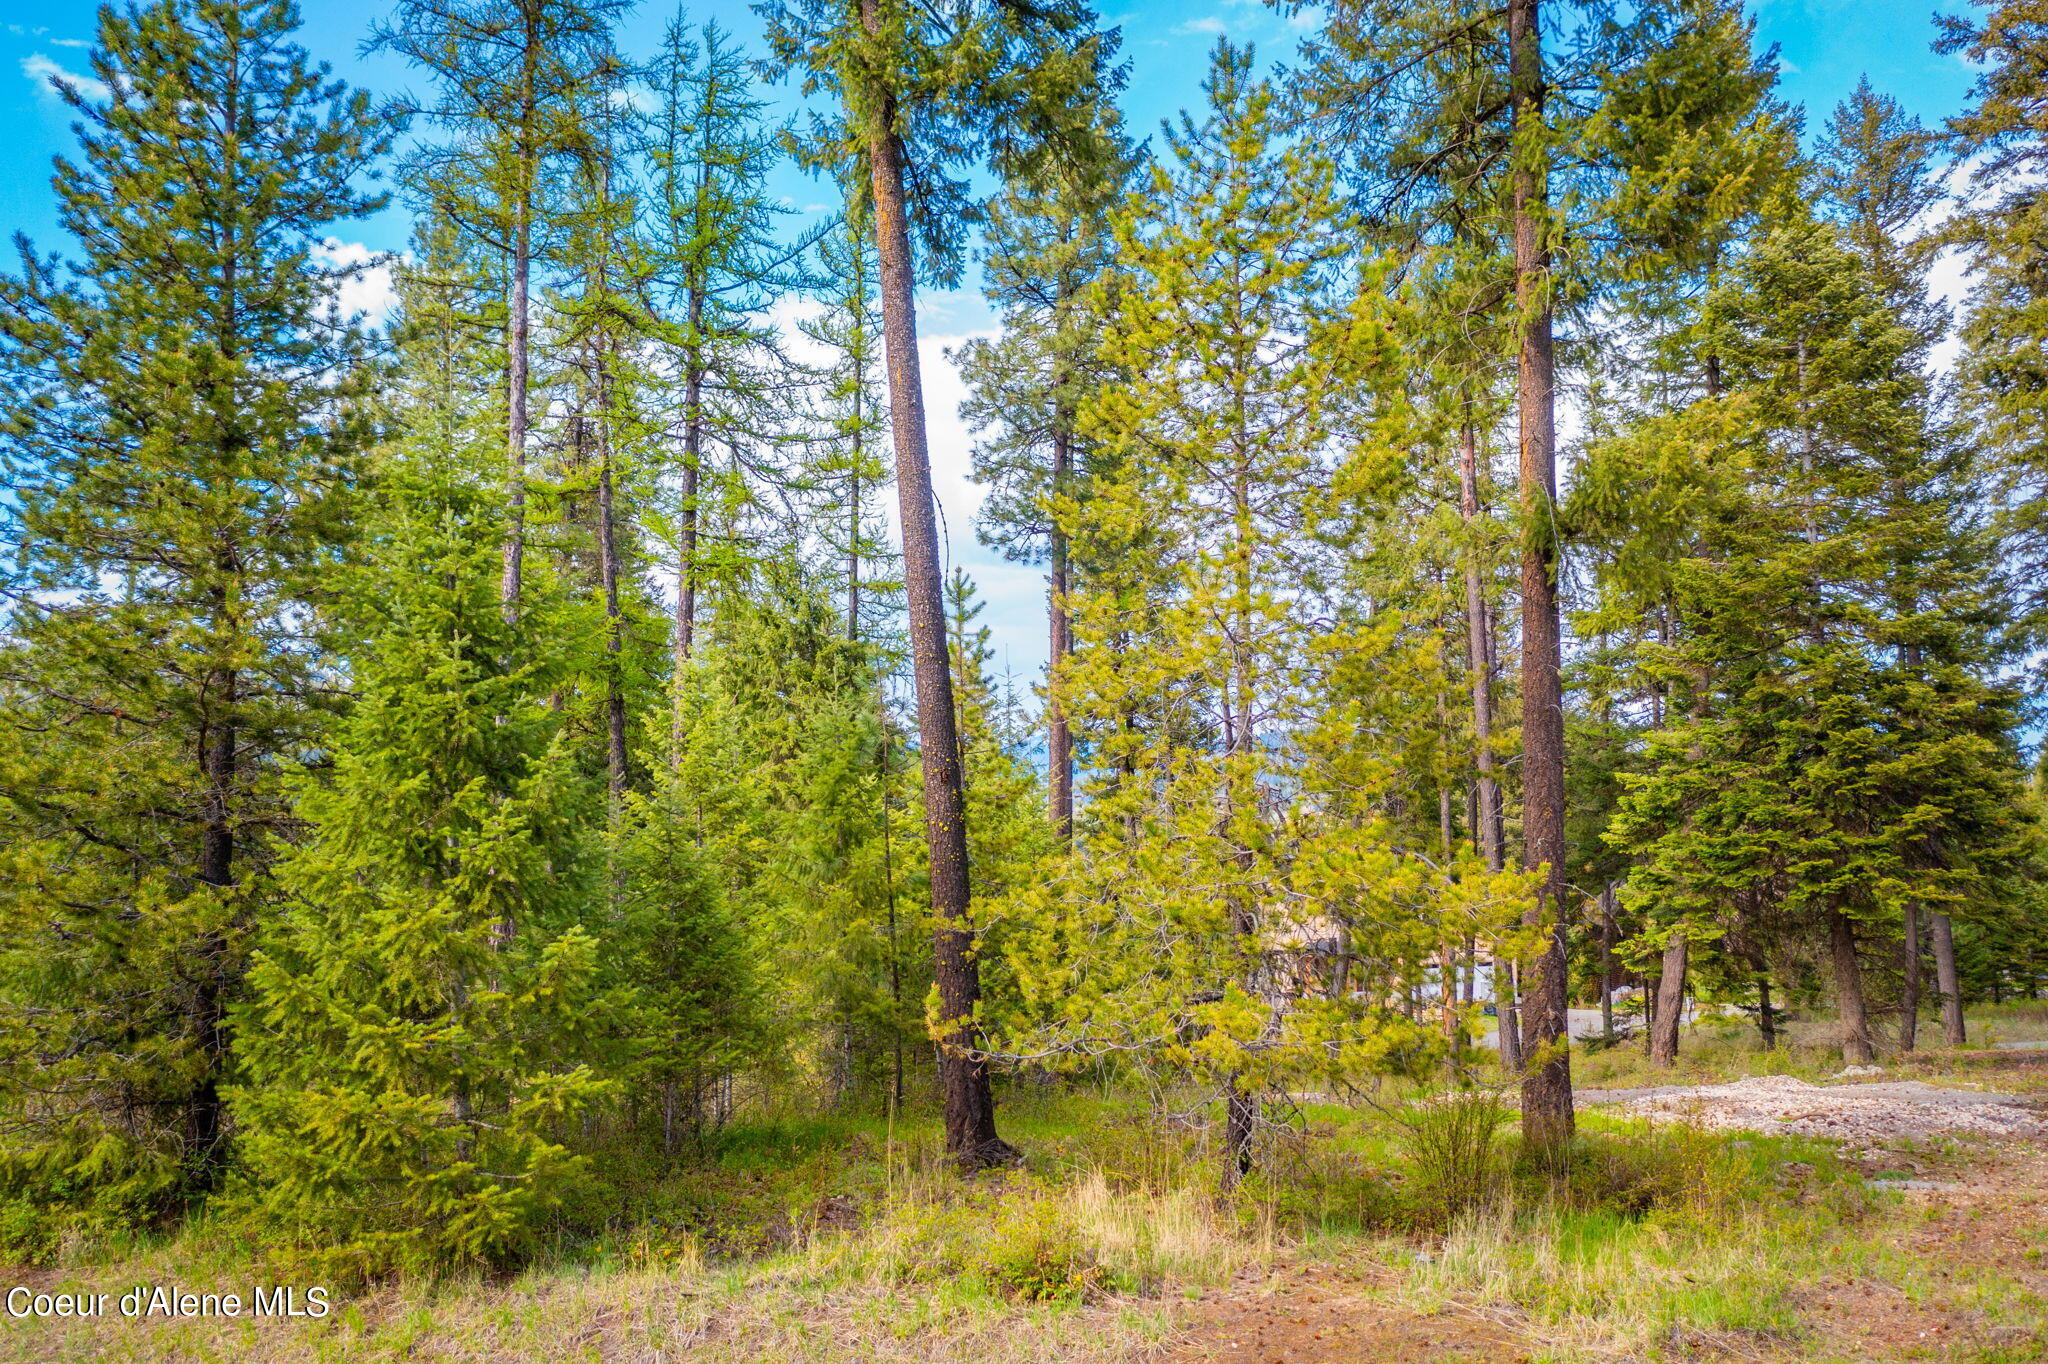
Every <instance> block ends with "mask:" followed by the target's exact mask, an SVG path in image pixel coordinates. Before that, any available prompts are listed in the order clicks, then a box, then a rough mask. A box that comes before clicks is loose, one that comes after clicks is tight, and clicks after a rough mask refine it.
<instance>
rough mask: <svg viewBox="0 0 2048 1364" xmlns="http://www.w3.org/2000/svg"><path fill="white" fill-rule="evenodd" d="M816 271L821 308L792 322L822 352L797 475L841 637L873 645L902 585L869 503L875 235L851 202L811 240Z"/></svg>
mask: <svg viewBox="0 0 2048 1364" xmlns="http://www.w3.org/2000/svg"><path fill="white" fill-rule="evenodd" d="M818 266H819V270H820V273H821V274H823V276H824V277H825V278H826V279H828V280H830V281H832V287H831V288H830V289H828V290H826V291H824V294H825V296H824V299H823V302H824V305H825V306H824V308H823V309H822V310H821V311H820V312H819V314H818V315H817V316H816V317H813V318H807V319H805V320H803V321H802V322H800V323H799V324H798V326H799V329H800V331H801V333H802V335H803V336H804V338H805V339H806V340H807V341H809V342H810V343H811V344H812V345H814V346H817V347H818V348H819V349H820V350H822V351H823V352H824V356H825V358H824V359H823V360H821V361H820V362H819V363H818V365H817V366H816V368H817V370H818V374H819V380H820V382H819V384H818V386H817V388H816V390H815V392H814V403H815V407H814V411H813V414H812V416H813V422H814V425H815V430H814V432H813V433H812V434H811V436H810V438H809V440H808V441H807V450H806V459H805V476H806V479H807V480H808V482H809V483H810V484H811V485H812V487H813V488H815V489H816V490H817V491H818V493H819V494H822V496H821V497H820V498H819V500H818V502H817V503H815V504H814V505H817V507H818V513H817V520H818V526H817V535H818V538H819V539H820V540H821V541H823V542H824V544H825V546H826V547H827V548H828V549H829V550H831V551H832V552H834V553H835V554H837V555H838V556H840V557H841V559H842V560H843V561H844V563H845V565H846V579H845V594H846V637H847V638H848V639H850V640H873V639H874V638H875V637H876V635H877V634H878V632H879V629H880V624H881V618H882V617H883V616H885V615H886V616H893V614H894V605H895V603H896V601H897V600H898V598H897V596H896V593H897V591H898V590H900V588H901V586H902V584H901V583H900V582H897V581H896V580H895V578H894V576H893V572H892V570H891V564H892V561H893V559H894V555H893V554H891V553H890V550H889V546H888V543H887V541H886V540H885V539H884V537H883V535H882V513H881V510H880V508H879V507H878V506H877V505H876V499H877V498H878V497H879V496H880V495H881V491H882V489H883V487H884V486H885V484H886V483H887V481H888V477H889V468H888V465H887V464H886V463H885V462H884V460H883V451H882V443H883V440H884V438H885V436H886V434H887V425H886V416H885V412H884V407H883V397H882V385H881V370H882V356H881V337H882V318H881V314H880V313H879V312H878V311H877V309H876V299H875V246H874V239H873V237H872V235H871V234H870V233H869V231H868V229H867V225H866V223H865V222H864V220H863V219H862V217H861V211H860V206H859V204H858V203H857V202H856V201H854V200H853V199H852V198H849V201H848V203H847V205H846V212H845V213H844V214H843V215H842V216H841V217H840V220H839V222H838V223H837V224H836V225H835V226H834V229H833V230H832V231H830V232H828V233H826V234H825V235H824V236H823V237H821V238H820V239H819V241H818Z"/></svg>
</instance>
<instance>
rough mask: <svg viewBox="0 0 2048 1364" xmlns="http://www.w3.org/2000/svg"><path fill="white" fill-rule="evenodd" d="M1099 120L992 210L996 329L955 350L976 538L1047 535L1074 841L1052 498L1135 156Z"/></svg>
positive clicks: (1019, 550)
mask: <svg viewBox="0 0 2048 1364" xmlns="http://www.w3.org/2000/svg"><path fill="white" fill-rule="evenodd" d="M1112 93H1114V92H1113V90H1105V91H1104V95H1105V96H1107V95H1109V94H1112ZM1100 117H1101V118H1102V119H1103V120H1104V122H1105V124H1106V125H1107V126H1106V127H1105V129H1104V131H1103V133H1102V134H1101V136H1100V137H1099V139H1098V142H1099V149H1098V152H1097V155H1096V157H1094V158H1091V159H1089V160H1083V161H1079V162H1076V163H1072V164H1069V163H1067V162H1064V161H1062V162H1056V163H1053V164H1051V165H1049V166H1045V167H1041V168H1039V169H1038V171H1037V173H1036V175H1035V176H1034V177H1033V178H1032V179H1025V180H1020V181H1019V182H1018V183H1015V184H1012V185H1010V186H1009V187H1008V188H1007V189H1006V191H1005V192H1004V193H1003V194H1002V195H1001V196H999V197H998V198H997V199H996V200H995V201H994V202H993V203H991V204H990V205H989V208H988V210H987V218H986V229H985V232H986V240H987V242H988V245H987V247H986V248H985V250H984V253H983V256H982V273H983V279H984V285H983V288H984V291H985V292H986V293H987V295H988V297H989V299H990V301H991V302H992V303H994V304H995V305H996V306H997V307H998V308H999V309H1000V310H1001V312H1002V318H1003V328H1002V332H1001V333H1000V334H999V335H998V336H996V337H993V338H986V339H984V338H977V339H975V340H972V341H969V342H968V343H967V344H966V345H965V346H963V347H961V349H960V355H959V362H960V369H961V374H962V377H963V378H964V379H965V380H966V382H967V385H968V389H969V397H968V401H967V402H966V403H965V404H964V405H963V407H962V415H963V416H964V417H965V418H966V419H967V420H968V422H970V423H971V424H972V425H974V426H975V427H976V428H977V429H978V430H981V431H983V432H985V433H987V434H986V435H985V436H984V438H983V439H982V440H981V441H980V442H978V443H977V444H976V445H975V449H974V469H975V478H976V479H977V480H978V481H980V482H982V483H984V484H987V485H988V488H989V494H988V497H987V499H986V500H985V501H984V502H983V503H982V507H981V525H980V528H979V529H980V534H981V538H982V539H983V541H984V542H986V543H989V544H994V545H997V546H999V547H1001V548H1002V550H1003V552H1004V553H1005V554H1007V555H1009V556H1010V557H1012V558H1018V559H1026V560H1031V559H1035V558H1037V557H1038V555H1039V554H1040V552H1041V543H1040V542H1041V541H1042V542H1043V546H1042V550H1043V554H1044V556H1045V558H1046V560H1047V564H1048V570H1047V577H1046V594H1047V606H1046V614H1047V622H1048V627H1049V648H1048V651H1047V664H1046V667H1047V677H1048V679H1049V681H1048V690H1047V693H1046V698H1045V726H1046V762H1047V767H1048V770H1049V773H1050V777H1051V783H1050V784H1051V800H1052V809H1051V816H1052V823H1053V827H1054V828H1055V829H1056V830H1058V831H1059V834H1060V837H1061V838H1062V839H1068V840H1071V838H1072V837H1073V826H1074V754H1073V734H1072V728H1073V727H1072V725H1071V724H1070V723H1069V721H1068V719H1067V716H1066V712H1065V708H1064V706H1062V704H1061V702H1060V698H1059V693H1058V690H1057V685H1056V683H1055V682H1053V681H1052V680H1051V679H1057V678H1058V676H1059V673H1060V668H1061V665H1062V662H1063V660H1064V659H1065V657H1066V654H1067V650H1068V648H1069V645H1070V640H1071V635H1072V626H1071V623H1070V622H1069V620H1068V611H1067V594H1068V593H1069V592H1070V591H1071V590H1072V589H1073V572H1072V565H1071V562H1070V560H1071V556H1072V549H1071V547H1070V545H1069V544H1068V539H1067V536H1066V533H1065V532H1064V531H1062V530H1061V529H1060V524H1059V519H1058V517H1056V516H1055V515H1054V514H1053V506H1054V504H1055V502H1056V501H1058V500H1059V499H1060V498H1064V497H1072V496H1079V495H1080V494H1081V489H1082V486H1084V485H1085V483H1086V478H1087V473H1088V469H1089V466H1090V453H1091V452H1090V451H1089V450H1088V449H1086V448H1085V447H1080V446H1079V443H1078V441H1077V432H1076V429H1075V428H1076V422H1077V417H1078V414H1079V412H1080V409H1081V405H1082V403H1083V402H1084V401H1085V400H1086V398H1087V395H1088V394H1089V393H1090V392H1091V391H1093V390H1094V389H1095V388H1097V387H1099V386H1101V385H1102V384H1103V383H1106V382H1109V381H1110V380H1111V378H1112V376H1111V375H1109V374H1107V373H1105V372H1104V370H1103V367H1102V365H1101V361H1100V352H1099V349H1098V347H1097V345H1096V330H1097V324H1098V322H1099V319H1098V318H1097V317H1096V316H1095V315H1094V314H1093V313H1092V312H1091V310H1090V309H1089V308H1087V307H1086V306H1084V305H1085V302H1086V299H1087V297H1088V290H1089V288H1090V287H1091V286H1092V285H1093V284H1094V283H1095V282H1096V280H1097V279H1098V278H1099V277H1100V276H1101V275H1102V273H1103V271H1104V270H1105V269H1106V267H1107V266H1108V264H1109V261H1110V259H1111V257H1112V256H1113V254H1114V251H1115V244H1114V242H1113V241H1112V240H1111V239H1110V236H1109V232H1108V214H1109V210H1110V209H1111V208H1112V207H1113V206H1114V205H1115V203H1116V201H1117V200H1118V199H1120V198H1121V197H1122V196H1123V194H1124V193H1125V191H1126V188H1127V182H1128V181H1129V180H1130V179H1131V176H1132V174H1133V170H1134V167H1135V164H1136V158H1135V156H1134V155H1133V154H1132V152H1131V151H1130V150H1129V149H1128V148H1127V147H1126V146H1125V145H1124V139H1123V137H1122V135H1121V133H1120V132H1119V131H1118V130H1117V128H1116V126H1115V123H1114V122H1113V119H1114V114H1113V106H1109V105H1105V107H1104V111H1103V113H1102V114H1101V115H1100Z"/></svg>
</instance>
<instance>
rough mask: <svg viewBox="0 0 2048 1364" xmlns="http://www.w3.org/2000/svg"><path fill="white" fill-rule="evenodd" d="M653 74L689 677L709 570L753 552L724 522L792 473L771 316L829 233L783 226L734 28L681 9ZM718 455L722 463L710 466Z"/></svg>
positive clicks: (655, 235)
mask: <svg viewBox="0 0 2048 1364" xmlns="http://www.w3.org/2000/svg"><path fill="white" fill-rule="evenodd" d="M649 79H650V81H651V83H652V85H653V87H654V96H655V99H656V101H657V103H656V107H655V110H654V112H653V114H652V115H651V116H650V117H649V118H647V119H646V121H645V124H644V126H643V128H642V146H643V152H644V155H645V158H646V163H647V167H648V181H649V184H648V194H647V210H648V212H647V214H646V217H645V221H644V226H643V236H644V238H645V242H646V247H645V250H646V258H647V265H648V273H649V279H648V292H649V294H650V296H651V299H652V301H653V311H654V315H655V318H656V319H657V326H656V329H655V330H656V335H657V336H658V338H659V339H660V341H661V342H662V344H663V349H664V350H665V352H666V353H667V354H666V357H665V359H666V365H667V367H668V368H669V369H670V370H671V379H672V381H673V382H674V383H675V384H676V385H678V386H679V387H680V389H681V392H680V400H681V402H680V409H679V410H678V411H677V412H676V413H675V417H674V420H675V422H676V424H677V425H679V426H680V428H681V439H682V448H681V450H680V451H679V452H678V454H677V455H676V456H675V458H674V460H673V467H674V469H675V472H676V477H677V482H676V509H675V515H674V518H673V525H672V528H671V530H672V538H673V540H674V542H675V553H676V574H677V598H676V618H675V633H674V656H675V664H676V670H677V672H678V674H680V672H681V671H682V669H683V667H684V665H685V664H687V662H688V661H689V659H690V656H691V654H692V653H693V651H694V649H695V641H696V632H697V609H698V602H699V599H700V597H701V596H702V594H703V592H704V586H705V578H706V575H707V574H712V575H719V574H730V573H733V572H735V571H737V566H738V561H739V560H740V559H742V558H744V557H745V555H746V553H747V549H746V538H745V533H744V527H742V526H739V525H733V524H725V523H728V522H731V521H732V520H733V519H734V516H735V509H736V505H737V504H739V503H741V502H744V501H745V500H746V499H747V498H748V496H749V493H748V492H747V488H746V485H747V482H748V479H749V476H750V475H752V476H754V477H755V478H760V479H766V480H769V481H773V482H777V483H787V482H790V481H791V479H790V477H789V475H788V474H786V473H785V472H784V471H782V470H781V469H778V468H777V467H775V458H776V455H775V449H774V441H775V438H776V437H777V436H778V435H781V434H784V428H785V427H786V426H787V425H788V420H787V419H788V416H789V413H790V410H791V407H792V404H791V403H790V402H789V399H788V394H789V392H790V390H791V389H792V388H793V387H794V385H792V383H791V378H792V371H793V370H794V369H795V366H794V365H793V364H792V362H791V360H790V359H789V357H788V356H786V355H785V354H784V353H783V351H782V349H781V346H780V344H779V340H778V336H777V333H776V331H775V329H774V328H773V327H772V326H770V325H768V324H767V323H766V322H765V321H764V320H763V317H764V315H765V314H766V313H768V312H769V311H770V310H771V309H772V308H773V307H774V306H775V304H776V303H777V302H778V301H779V300H780V299H782V298H783V297H785V296H787V295H789V294H790V293H791V292H792V291H794V290H797V289H799V288H801V287H802V286H804V285H806V284H809V283H812V282H813V281H812V280H811V279H810V278H809V276H808V274H807V273H806V272H805V271H804V270H803V269H801V268H800V266H801V261H802V259H803V257H804V256H805V254H806V253H807V252H808V251H809V250H810V249H811V247H812V245H813V244H814V243H815V242H816V241H817V240H818V239H819V238H820V237H821V236H823V235H824V233H823V231H816V232H809V233H802V234H799V235H798V236H797V237H796V239H795V240H793V241H785V240H783V239H781V237H780V236H779V234H778V229H779V227H780V226H781V223H782V219H783V218H785V217H786V216H788V214H789V213H790V212H791V210H789V209H788V208H785V207H784V206H783V204H782V202H781V200H780V199H779V198H778V197H776V196H774V195H772V194H770V193H769V192H768V189H767V177H768V175H769V172H770V171H771V169H772V168H773V167H774V165H775V162H776V159H777V156H778V154H779V153H778V130H777V129H776V128H774V127H773V126H772V125H770V124H769V123H768V122H767V120H766V118H765V114H764V111H765V109H766V108H767V104H766V101H764V100H762V99H761V98H759V97H758V96H757V95H755V94H754V93H753V90H752V84H751V64H750V60H749V58H748V57H747V55H746V53H745V52H744V51H743V50H742V49H741V48H740V47H739V46H737V45H736V44H735V43H734V42H733V41H732V39H731V36H730V35H729V34H727V33H726V32H725V30H723V29H721V28H720V27H718V25H717V24H715V23H707V24H705V25H704V26H703V28H702V29H701V30H700V31H699V37H698V38H697V39H695V40H693V39H692V38H691V37H690V33H689V29H688V28H687V26H686V25H685V24H684V22H683V17H682V14H681V12H680V11H679V12H678V13H677V15H676V17H675V18H674V19H672V20H671V21H670V23H669V26H668V28H667V30H666V31H665V32H664V34H663V37H662V45H661V51H660V53H659V54H658V55H657V56H656V58H655V61H654V64H653V66H652V68H651V70H650V72H649ZM714 452H715V453H718V454H721V455H722V459H721V460H719V461H717V462H712V461H713V455H714ZM714 517H716V521H717V522H718V524H712V522H713V518H714ZM714 534H715V535H716V537H717V538H716V539H715V540H714V539H713V535H714Z"/></svg>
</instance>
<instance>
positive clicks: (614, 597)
mask: <svg viewBox="0 0 2048 1364" xmlns="http://www.w3.org/2000/svg"><path fill="white" fill-rule="evenodd" d="M598 384H599V387H598V404H599V409H600V412H601V413H602V414H603V415H602V416H601V417H600V419H599V423H598V433H597V446H598V450H597V459H598V466H597V539H598V546H597V549H598V561H597V562H598V578H599V581H600V583H601V584H602V586H603V589H604V624H605V634H604V655H605V676H604V721H605V723H604V730H605V789H606V791H607V792H608V794H609V795H610V796H611V802H612V813H613V816H614V818H616V817H617V815H618V811H619V804H620V802H621V801H623V800H624V799H625V795H626V690H625V685H624V679H623V678H622V677H621V676H620V673H621V671H622V669H623V656H624V653H625V647H626V637H625V622H624V621H623V620H622V619H621V618H620V616H619V534H618V520H617V515H616V511H615V509H614V506H613V496H612V492H613V488H612V441H611V422H610V404H611V394H610V386H609V385H608V384H607V383H606V382H605V381H604V380H602V379H600V380H599V381H598Z"/></svg>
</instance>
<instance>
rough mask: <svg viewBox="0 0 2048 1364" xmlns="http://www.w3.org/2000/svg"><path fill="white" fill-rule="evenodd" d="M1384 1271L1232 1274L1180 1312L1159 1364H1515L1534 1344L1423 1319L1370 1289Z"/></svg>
mask: <svg viewBox="0 0 2048 1364" xmlns="http://www.w3.org/2000/svg"><path fill="white" fill-rule="evenodd" d="M1391 1277H1392V1276H1391V1273H1390V1272H1388V1271H1384V1270H1380V1271H1378V1272H1377V1274H1375V1273H1374V1272H1373V1271H1372V1270H1370V1269H1368V1270H1367V1271H1366V1272H1365V1273H1362V1274H1361V1273H1348V1272H1345V1271H1343V1270H1339V1269H1335V1268H1332V1267H1331V1266H1328V1265H1313V1264H1301V1265H1286V1266H1282V1267H1280V1268H1278V1269H1276V1270H1274V1271H1273V1272H1271V1273H1268V1272H1266V1271H1264V1270H1257V1271H1250V1272H1247V1273H1244V1274H1241V1275H1239V1276H1238V1277H1237V1279H1236V1280H1235V1281H1234V1282H1233V1283H1232V1284H1231V1285H1230V1286H1229V1287H1228V1288H1225V1289H1221V1290H1217V1291H1213V1292H1209V1293H1205V1294H1204V1295H1203V1296H1202V1298H1201V1299H1200V1300H1198V1301H1196V1302H1193V1303H1190V1304H1189V1305H1188V1307H1187V1309H1186V1310H1185V1311H1184V1312H1183V1313H1182V1314H1181V1317H1182V1323H1183V1325H1182V1329H1181V1331H1180V1332H1179V1333H1178V1334H1177V1335H1176V1336H1175V1338H1174V1340H1173V1341H1172V1342H1171V1343H1170V1344H1169V1345H1168V1346H1167V1349H1166V1352H1165V1353H1163V1354H1160V1355H1156V1356H1154V1358H1155V1359H1157V1360H1159V1361H1161V1364H1425V1361H1427V1362H1428V1364H1439V1362H1441V1364H1453V1362H1454V1361H1461V1360H1470V1361H1474V1362H1475V1364H1476V1361H1479V1360H1486V1361H1488V1364H1522V1361H1525V1360H1527V1359H1528V1358H1529V1357H1530V1351H1531V1350H1532V1349H1534V1348H1535V1342H1534V1341H1532V1340H1531V1339H1530V1338H1529V1337H1528V1336H1527V1335H1526V1334H1524V1333H1522V1332H1520V1331H1518V1330H1516V1329H1514V1328H1513V1326H1512V1325H1510V1324H1509V1323H1505V1322H1501V1321H1495V1320H1492V1319H1490V1318H1489V1317H1486V1316H1481V1315H1479V1314H1478V1313H1477V1312H1471V1311H1457V1310H1451V1311H1446V1312H1439V1313H1434V1314H1429V1315H1424V1314H1420V1313H1416V1312H1412V1311H1409V1310H1407V1309H1404V1308H1400V1307H1396V1306H1394V1305H1392V1304H1390V1303H1388V1302H1387V1301H1386V1300H1385V1299H1384V1298H1382V1297H1380V1296H1379V1295H1378V1294H1376V1293H1375V1292H1374V1289H1375V1287H1377V1286H1378V1285H1379V1284H1382V1283H1385V1282H1389V1281H1390V1280H1391Z"/></svg>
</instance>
